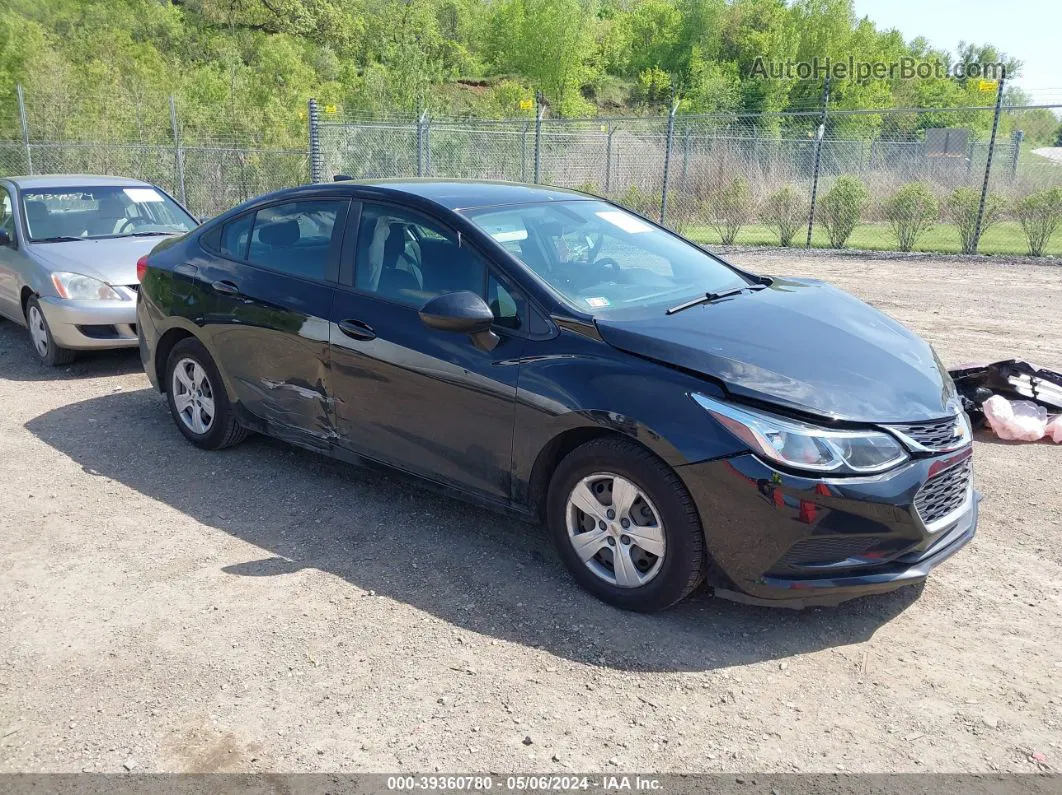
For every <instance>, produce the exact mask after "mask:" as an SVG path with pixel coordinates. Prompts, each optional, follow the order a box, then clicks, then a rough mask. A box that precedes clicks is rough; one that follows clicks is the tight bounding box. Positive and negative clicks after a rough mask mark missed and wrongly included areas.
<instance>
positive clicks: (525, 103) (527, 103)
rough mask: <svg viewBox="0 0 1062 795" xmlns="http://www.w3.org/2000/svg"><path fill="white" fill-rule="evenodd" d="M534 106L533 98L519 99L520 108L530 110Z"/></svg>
mask: <svg viewBox="0 0 1062 795" xmlns="http://www.w3.org/2000/svg"><path fill="white" fill-rule="evenodd" d="M534 107H535V101H534V100H533V99H521V100H520V110H532V109H533V108H534Z"/></svg>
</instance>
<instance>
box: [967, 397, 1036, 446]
mask: <svg viewBox="0 0 1062 795" xmlns="http://www.w3.org/2000/svg"><path fill="white" fill-rule="evenodd" d="M981 410H982V411H984V413H985V419H986V420H988V425H989V427H991V428H992V431H993V432H994V433H995V434H996V436H998V437H999V438H1000V439H1006V440H1008V441H1017V442H1035V441H1037V440H1038V439H1043V438H1044V435H1045V434H1046V433H1047V409H1045V408H1044V407H1043V406H1038V405H1036V404H1035V403H1032V402H1030V401H1028V400H1015V401H1010V400H1007V399H1006V398H1005V397H1001V396H1000V395H993V396H992V397H990V398H988V400H986V401H985V402H984V403H982V404H981ZM1052 424H1054V423H1052Z"/></svg>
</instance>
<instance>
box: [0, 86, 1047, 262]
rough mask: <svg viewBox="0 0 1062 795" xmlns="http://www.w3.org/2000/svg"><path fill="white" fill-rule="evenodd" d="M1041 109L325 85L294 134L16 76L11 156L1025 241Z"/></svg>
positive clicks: (892, 245) (911, 237) (2, 96)
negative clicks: (569, 109) (439, 103)
mask: <svg viewBox="0 0 1062 795" xmlns="http://www.w3.org/2000/svg"><path fill="white" fill-rule="evenodd" d="M1043 107H1045V108H1048V109H1050V110H1052V111H1057V110H1058V108H1059V106H1043ZM1028 110H1029V108H1001V110H1000V113H999V119H996V118H995V116H996V114H995V113H994V109H993V108H990V107H989V108H956V109H943V110H942V109H898V110H868V111H850V110H840V111H838V110H826V111H825V112H824V111H823V110H822V109H821V108H820V109H819V110H817V111H814V110H813V111H804V112H799V113H773V114H757V115H733V114H731V115H707V116H689V115H681V114H675V113H674V112H672V113H670V114H664V115H658V116H648V117H632V118H616V117H608V118H599V119H557V118H549V117H547V115H546V110H545V108H541V107H540V108H537V109H536V110H535V112H534V113H533V114H531V115H528V116H527V117H525V118H518V119H507V120H480V119H474V120H473V119H461V120H459V119H440V118H429V117H428V116H427V115H421V116H407V117H401V116H399V117H394V118H390V119H379V118H364V117H358V116H346V115H344V114H343V113H342V112H341V111H338V110H337V109H335V108H329V109H328V112H322V109H321V108H319V107H318V106H317V103H316V102H314V101H312V100H311V101H310V103H309V105H308V106H307V108H299V109H293V110H292V113H293V114H297V115H293V120H294V121H296V124H295V125H294V126H295V127H298V126H301V125H305V127H306V128H307V134H308V138H307V139H306V140H305V141H304V142H298V141H296V145H286V146H285V145H277V144H276V142H268V143H267V142H266V141H265V140H263V139H262V137H261V136H259V135H256V134H255V133H254V132H249V131H248V128H247V127H246V126H244V127H243V128H242V129H241V131H236V130H235V129H231V130H229V131H224V130H220V129H218V125H217V124H216V123H214V124H211V123H206V122H204V120H202V119H198V118H196V117H194V116H193V114H191V113H185V112H182V108H181V107H180V105H179V103H177V102H175V101H174V99H173V98H172V97H168V96H163V97H147V96H145V97H143V98H141V99H140V100H138V101H137V102H133V103H126V104H123V105H122V110H120V111H115V110H113V109H112V108H110V107H108V104H107V102H106V101H105V98H100V97H95V98H93V97H82V98H80V99H79V100H78V101H77V102H71V101H67V100H65V98H56V97H48V96H44V95H42V96H33V95H31V94H29V93H23V92H22V90H21V89H20V88H19V87H15V88H14V90H11V91H7V92H0V174H27V173H34V174H43V173H104V174H116V175H122V176H130V177H136V178H140V179H144V180H147V181H150V182H153V183H155V184H158V185H160V186H162V187H163V188H165V189H166V190H168V191H170V192H171V193H172V194H173V195H174V196H176V197H177V198H178V199H180V200H182V201H183V202H184V203H185V204H186V205H187V206H188V207H189V208H190V209H191V210H192V211H193V212H194V213H195V214H197V215H200V216H209V215H214V214H216V213H219V212H221V211H223V210H225V209H228V208H229V207H232V206H233V205H235V204H238V203H240V202H242V201H244V200H246V199H249V198H251V197H253V196H256V195H259V194H261V193H265V192H268V191H271V190H275V189H279V188H282V187H286V186H290V185H295V184H300V183H304V182H307V181H322V180H328V179H331V177H332V176H333V175H335V174H346V175H349V176H351V177H354V178H355V179H380V178H394V177H401V178H407V177H434V178H454V179H501V180H513V181H519V182H535V183H543V184H549V185H556V186H560V187H570V188H577V189H580V190H584V191H587V192H590V193H595V194H598V195H602V196H607V197H608V198H610V199H612V200H614V201H617V202H618V203H620V204H623V205H625V206H628V207H630V208H631V209H633V210H635V211H636V212H639V213H641V214H643V215H645V216H647V217H650V218H654V219H657V220H660V221H662V222H663V223H664V224H665V225H667V226H669V227H671V228H673V229H676V230H678V231H680V232H682V233H683V234H685V235H687V236H689V237H690V238H692V239H693V240H696V241H697V242H700V243H703V244H706V245H709V246H711V245H721V244H745V245H773V246H778V245H787V246H804V245H807V244H808V243H809V242H810V245H812V246H817V247H848V248H857V249H880V250H923V251H938V252H963V251H974V250H976V251H979V252H981V253H1000V254H1024V253H1027V252H1029V251H1030V250H1032V249H1033V248H1034V246H1033V245H1032V240H1031V238H1030V235H1029V233H1028V230H1027V227H1030V228H1031V229H1032V232H1033V233H1034V235H1033V236H1035V233H1036V231H1037V229H1036V224H1037V221H1036V218H1035V217H1033V216H1035V212H1034V210H1036V209H1037V207H1039V210H1040V211H1041V215H1042V214H1043V213H1042V210H1043V207H1044V206H1048V207H1051V206H1055V205H1052V204H1051V203H1052V202H1055V203H1056V204H1058V203H1059V202H1062V162H1060V161H1058V160H1053V159H1051V158H1050V157H1045V156H1042V155H1040V154H1036V153H1034V152H1033V151H1032V148H1031V147H1030V146H1029V145H1028V144H1026V143H1023V141H1022V133H1021V132H1020V127H1021V124H1022V119H1023V118H1024V117H1023V116H1022V115H1021V114H1022V113H1025V112H1027V111H1028ZM300 119H301V121H299V120H300ZM244 123H245V124H246V123H247V122H246V120H244ZM251 124H252V126H253V122H251ZM993 131H994V134H993ZM300 143H303V144H304V145H298V144H300ZM989 162H990V163H991V165H989ZM1053 189H1054V192H1053V193H1052V190H1053ZM1029 197H1034V199H1035V201H1034V200H1033V199H1030V198H1029ZM1036 197H1039V198H1036ZM1037 201H1038V202H1039V204H1038V205H1036V202H1037ZM1023 202H1024V204H1023ZM1033 205H1036V206H1035V207H1034V206H1033ZM1030 208H1032V209H1030ZM1056 210H1057V212H1058V213H1062V205H1059V206H1057V207H1056ZM1030 218H1031V219H1032V220H1031V221H1030ZM1023 220H1024V221H1025V222H1026V223H1025V224H1023ZM1040 226H1041V228H1040V236H1041V237H1044V238H1045V239H1044V240H1043V244H1042V246H1041V247H1040V250H1041V253H1045V254H1053V255H1062V228H1059V229H1057V230H1056V231H1054V232H1053V233H1051V230H1050V229H1047V230H1044V229H1043V228H1042V226H1043V224H1042V223H1041V225H1040ZM1060 226H1062V225H1060ZM1044 231H1046V232H1048V234H1046V236H1045V235H1044V234H1043V232H1044Z"/></svg>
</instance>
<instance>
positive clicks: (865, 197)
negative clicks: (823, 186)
mask: <svg viewBox="0 0 1062 795" xmlns="http://www.w3.org/2000/svg"><path fill="white" fill-rule="evenodd" d="M869 203H870V193H869V192H868V191H867V186H866V185H864V184H863V182H862V181H861V180H859V179H857V178H856V177H852V176H849V175H847V174H845V175H842V176H840V177H838V178H837V181H836V182H835V183H833V187H832V188H830V191H829V193H827V194H826V195H825V196H824V197H823V199H822V213H821V216H820V217H821V218H822V225H823V226H825V227H826V232H827V233H828V234H829V236H830V245H831V246H833V247H834V248H844V244H845V243H846V242H847V241H848V238H849V237H851V235H852V231H853V230H854V229H855V228H856V224H858V223H859V218H860V216H861V215H862V214H863V210H865V209H866V208H867V204H869Z"/></svg>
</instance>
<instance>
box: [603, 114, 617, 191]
mask: <svg viewBox="0 0 1062 795" xmlns="http://www.w3.org/2000/svg"><path fill="white" fill-rule="evenodd" d="M614 132H616V131H615V130H614V129H613V128H612V122H609V123H608V138H607V139H606V141H605V195H606V196H607V195H608V194H609V193H610V192H611V191H612V133H614Z"/></svg>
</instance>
